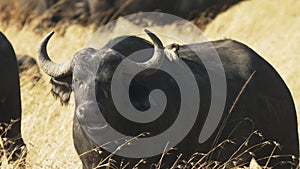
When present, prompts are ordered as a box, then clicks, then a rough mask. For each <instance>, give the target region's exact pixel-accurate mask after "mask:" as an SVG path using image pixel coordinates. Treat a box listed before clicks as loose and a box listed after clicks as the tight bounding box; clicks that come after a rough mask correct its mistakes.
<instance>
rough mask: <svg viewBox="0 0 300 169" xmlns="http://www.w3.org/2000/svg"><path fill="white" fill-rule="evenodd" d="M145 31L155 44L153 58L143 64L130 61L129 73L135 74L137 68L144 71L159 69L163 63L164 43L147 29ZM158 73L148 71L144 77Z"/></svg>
mask: <svg viewBox="0 0 300 169" xmlns="http://www.w3.org/2000/svg"><path fill="white" fill-rule="evenodd" d="M144 31H145V32H146V33H147V35H148V36H149V37H150V38H151V40H152V41H153V44H154V53H153V56H152V57H151V58H150V59H149V60H147V61H145V62H142V63H140V62H135V61H132V60H128V62H129V65H128V67H127V69H128V70H127V71H129V72H134V70H135V68H134V67H135V66H136V67H139V68H141V69H143V70H144V69H148V68H159V67H160V66H161V65H162V63H163V59H164V46H163V44H162V42H161V41H160V39H159V38H158V37H157V36H156V35H155V34H154V33H152V32H150V31H149V30H147V29H145V30H144ZM156 71H157V70H154V71H147V72H145V73H144V74H143V75H145V76H148V75H151V74H153V73H155V72H156Z"/></svg>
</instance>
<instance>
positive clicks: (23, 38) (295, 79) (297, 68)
mask: <svg viewBox="0 0 300 169" xmlns="http://www.w3.org/2000/svg"><path fill="white" fill-rule="evenodd" d="M299 9H300V1H299V0H272V1H270V0H251V1H245V2H242V3H240V4H239V5H237V6H234V7H233V8H231V9H229V10H228V11H226V12H225V13H222V14H220V15H219V16H218V17H217V18H216V19H215V20H214V21H212V22H211V23H210V24H209V25H208V27H207V28H206V30H205V31H204V33H205V35H206V36H207V37H208V38H209V39H211V40H214V39H223V38H231V39H235V40H238V41H241V42H243V43H245V44H247V45H248V46H250V47H251V48H252V49H254V50H255V51H256V52H258V53H259V54H260V55H261V56H263V57H264V58H265V59H266V60H268V61H269V62H270V63H271V64H272V65H273V66H274V67H275V69H276V70H277V71H278V72H279V73H280V74H281V76H282V77H283V79H284V80H285V82H286V83H287V85H288V87H289V89H290V91H291V93H292V95H293V97H294V100H295V105H296V109H297V111H298V121H300V118H299V117H300V10H299ZM167 28H168V27H160V28H159V27H156V28H154V30H153V31H154V32H155V30H159V29H167ZM169 28H174V26H172V25H171V26H169ZM115 29H117V30H119V31H122V33H124V34H130V32H131V31H132V30H137V29H140V32H142V30H143V28H141V27H134V26H133V25H131V24H130V23H127V22H125V21H124V22H123V23H122V24H117V27H116V28H115ZM174 29H175V28H174ZM0 31H2V32H4V34H5V35H6V36H7V37H8V39H9V40H10V41H11V43H12V44H13V45H14V48H15V51H16V53H18V54H28V55H31V56H34V57H35V58H36V57H37V56H36V50H37V47H38V44H39V42H40V40H41V39H42V38H43V36H44V35H46V33H47V32H44V33H43V34H36V33H34V32H33V31H32V30H31V27H30V25H28V26H26V27H25V28H23V29H22V30H19V29H18V28H17V27H16V26H14V25H13V24H11V25H9V26H8V27H3V26H2V25H0ZM57 31H59V30H57ZM93 32H94V31H93V29H92V26H90V27H81V26H78V25H72V26H68V28H67V30H66V33H65V34H64V36H63V37H61V36H59V35H58V34H56V35H54V37H53V38H52V39H51V41H50V43H49V45H48V52H49V55H50V56H51V57H52V58H53V60H55V61H56V62H59V63H62V62H64V61H66V60H68V59H69V58H71V57H72V55H73V54H74V53H75V52H76V51H78V50H80V49H82V48H83V47H84V46H85V44H86V43H87V41H88V40H89V39H90V37H91V36H92V35H93ZM175 34H176V33H175ZM177 34H182V32H177ZM188 37H190V38H191V39H190V40H191V41H193V42H197V36H193V33H192V32H190V34H189V36H188ZM108 40H109V37H106V36H105V35H103V37H102V38H101V41H103V43H105V42H107V41H108ZM166 44H167V43H166ZM33 71H34V70H32V69H31V70H29V71H28V72H25V73H23V74H22V76H21V92H22V93H21V94H22V110H23V117H22V133H23V138H24V141H25V143H26V144H27V147H28V155H27V165H28V168H34V169H38V168H70V169H73V168H81V163H80V160H79V158H78V156H77V154H76V152H75V149H74V147H73V141H72V118H73V114H74V113H73V110H74V102H73V101H71V103H70V104H69V105H68V106H62V105H61V104H60V102H59V101H56V100H55V99H54V98H53V97H52V96H51V94H50V89H51V86H50V84H49V78H48V77H47V76H46V75H45V74H43V78H42V80H41V81H39V82H38V83H37V84H36V85H35V86H33V83H32V81H31V80H30V79H31V77H32V74H33V73H32V72H33ZM71 100H72V99H71ZM3 166H4V167H3ZM2 167H3V168H9V167H10V166H9V165H5V161H4V162H3V164H2ZM11 168H12V167H11Z"/></svg>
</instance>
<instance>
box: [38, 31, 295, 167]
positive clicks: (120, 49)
mask: <svg viewBox="0 0 300 169" xmlns="http://www.w3.org/2000/svg"><path fill="white" fill-rule="evenodd" d="M145 31H146V33H147V34H148V36H149V37H150V38H151V39H152V41H153V44H152V43H151V42H148V41H147V40H145V39H142V38H139V37H136V36H125V37H119V38H116V39H113V40H111V41H110V42H109V43H108V44H107V45H106V46H104V47H103V48H102V49H100V50H96V49H93V48H85V49H82V50H80V51H79V52H77V53H76V54H75V55H74V57H73V59H72V60H71V61H69V62H66V63H64V64H57V63H54V62H53V61H51V59H50V58H49V56H48V54H47V44H48V41H49V39H50V38H51V36H52V35H53V33H54V32H52V33H50V34H48V35H47V36H46V37H45V38H44V39H43V40H42V41H41V44H40V47H39V50H38V57H39V63H40V66H41V67H42V69H43V70H44V72H45V73H47V74H48V75H49V76H50V77H51V83H52V93H53V94H54V95H55V96H56V97H58V98H59V99H60V100H61V102H62V103H68V101H69V98H70V94H71V92H72V91H73V92H74V97H75V105H76V108H75V116H74V124H73V138H74V145H75V148H76V150H77V153H78V154H79V155H80V159H81V161H82V163H83V168H93V167H100V166H101V165H102V166H105V165H104V164H105V163H103V162H110V165H111V166H121V165H123V167H124V166H127V167H128V168H132V167H135V166H138V167H141V168H150V167H153V166H154V164H157V166H158V167H160V168H171V166H173V164H174V163H175V162H177V163H178V165H179V164H185V163H190V164H189V165H193V166H194V167H196V168H201V166H202V167H212V164H211V163H209V162H210V161H218V162H219V163H218V164H219V165H221V166H222V165H224V166H225V168H230V167H233V166H243V165H247V163H248V162H249V161H250V160H251V158H252V157H255V159H257V161H258V162H259V163H260V164H261V165H268V166H273V167H274V168H295V166H296V165H297V163H298V158H299V147H298V144H299V142H298V132H297V118H296V111H295V107H294V102H293V99H292V97H291V94H290V92H289V90H288V88H287V86H286V85H285V83H284V81H283V80H282V79H281V77H280V76H279V74H278V73H277V72H276V71H275V70H274V68H273V67H272V66H271V65H270V64H269V63H267V62H266V61H265V60H264V59H263V58H262V57H261V56H259V55H258V54H257V53H255V52H254V51H253V50H252V49H250V48H249V47H247V46H246V45H244V44H242V43H240V42H237V41H234V40H229V39H226V40H218V41H213V42H204V43H198V44H189V45H178V44H172V45H169V46H167V47H164V46H163V44H162V42H161V41H160V39H159V38H158V37H157V36H156V35H155V34H153V33H151V32H150V31H147V30H145ZM144 49H149V50H150V52H148V53H146V54H145V53H144V54H145V55H144V56H143V57H142V55H141V56H140V58H135V59H138V60H139V61H137V60H134V59H131V58H130V59H127V57H129V56H131V55H132V54H134V53H136V52H138V51H141V50H144ZM215 52H217V54H218V55H219V59H220V63H221V64H217V63H218V62H217V61H216V60H214V57H213V54H214V53H215ZM196 53H197V54H196ZM147 54H148V55H147ZM164 58H167V59H164ZM125 60H127V63H130V64H129V65H130V66H127V67H126V65H125V67H124V74H122V76H120V77H127V76H129V75H130V73H131V69H132V68H133V67H135V66H136V67H138V68H141V69H147V68H150V69H147V70H145V71H141V72H140V73H138V74H136V76H134V78H133V79H132V81H131V83H130V87H129V91H128V95H129V98H130V102H131V104H132V105H133V106H134V108H135V109H136V110H139V111H141V112H143V111H147V110H148V109H150V108H151V107H152V106H154V105H155V102H159V101H158V100H153V97H152V96H151V95H150V96H149V94H150V92H151V91H152V90H155V89H160V90H162V91H163V92H164V93H165V97H166V99H167V102H166V106H165V109H164V111H163V113H162V114H161V115H160V116H159V117H158V118H156V119H155V120H154V121H151V122H135V121H132V120H129V119H127V118H124V116H122V115H121V113H122V112H121V111H118V109H117V108H116V106H115V102H114V101H113V90H112V87H113V85H112V82H113V79H114V76H115V73H116V72H117V71H116V70H117V69H118V67H119V66H120V65H121V63H123V61H125ZM169 60H171V62H172V63H173V62H178V64H179V63H184V64H186V65H187V66H188V67H189V69H190V70H191V71H192V74H193V76H194V78H195V79H196V84H197V86H198V90H199V93H200V96H199V97H200V100H201V102H200V103H199V110H198V109H197V110H198V111H197V112H196V113H197V114H196V117H195V118H194V119H191V120H195V123H192V127H191V129H190V131H189V132H188V133H187V135H186V136H185V137H184V138H183V139H182V140H181V141H180V142H179V143H178V144H177V145H176V146H175V147H174V149H172V150H170V151H169V152H168V153H166V152H164V150H161V153H160V154H157V155H153V156H148V158H146V159H144V161H143V160H142V161H141V158H136V157H131V156H130V157H129V156H122V155H119V154H118V153H117V151H118V150H120V149H122V148H123V147H122V148H120V143H119V140H112V142H110V143H108V144H114V145H117V146H115V147H117V148H120V149H116V152H113V153H114V154H115V155H113V156H110V154H111V153H110V152H112V151H111V150H108V149H106V145H100V144H99V143H100V142H101V139H105V136H104V135H107V131H108V129H110V128H113V129H114V130H116V131H118V132H119V133H122V134H123V135H126V136H138V135H140V134H141V133H146V134H145V135H140V137H141V138H146V139H148V138H151V137H152V136H153V137H154V136H156V135H160V134H161V133H164V131H165V130H167V129H168V128H169V127H170V126H172V125H173V124H172V123H173V122H174V121H175V122H176V121H177V116H179V109H180V108H181V107H183V106H188V105H183V104H182V103H183V102H184V100H181V95H184V93H180V92H179V91H180V90H179V87H180V86H178V85H177V83H176V82H177V81H176V80H177V79H175V80H174V79H173V77H171V76H170V75H168V73H166V72H164V71H161V70H160V69H159V68H160V66H161V65H162V62H165V61H169ZM172 60H173V61H172ZM204 62H209V63H211V64H212V67H210V68H207V67H205V65H204ZM214 63H216V64H214ZM222 68H223V69H224V72H225V75H224V77H226V80H225V81H226V82H225V85H226V86H223V87H225V89H226V92H227V95H226V98H225V101H224V106H225V108H224V109H222V113H223V114H221V115H222V116H221V118H220V119H221V120H220V122H219V123H217V127H216V129H215V130H213V133H212V134H211V135H210V136H209V137H208V139H206V140H204V141H203V142H201V141H199V135H200V133H201V131H202V130H204V127H205V125H206V124H205V121H206V120H207V118H208V116H209V113H208V111H209V109H210V106H211V104H212V103H211V100H212V96H213V92H212V90H213V89H212V86H213V84H212V83H211V77H210V75H209V72H210V71H212V72H217V70H218V69H222ZM126 69H127V70H126ZM178 70H181V68H178ZM214 76H221V75H220V74H214ZM182 77H183V76H182ZM186 83H187V84H189V82H186ZM219 83H221V82H219ZM221 84H222V83H221ZM195 92H197V91H195ZM220 93H221V91H220ZM218 94H219V93H216V95H217V96H218V97H221V94H219V95H218ZM93 97H95V98H96V99H94V98H93ZM218 97H217V99H218ZM125 98H126V97H124V98H121V99H124V102H125ZM151 98H152V100H151ZM190 101H193V100H190ZM152 104H153V105H152ZM187 104H188V103H187ZM217 106H218V105H217ZM98 108H99V109H98ZM213 108H214V107H213ZM99 110H101V113H100V114H97V112H98V111H99ZM187 113H189V112H187ZM144 115H145V116H146V115H147V114H144ZM101 116H103V117H104V119H105V120H101V119H100V118H99V117H101ZM187 116H189V115H188V114H186V115H183V117H182V118H186V117H187ZM187 118H188V117H187ZM142 120H143V119H142ZM216 121H217V118H216ZM175 122H174V123H175ZM211 123H213V122H211ZM108 124H109V125H108ZM179 124H180V123H179ZM184 125H189V121H184ZM184 125H182V126H181V128H182V129H183V128H185V126H184ZM181 128H179V129H178V131H176V132H174V133H172V134H170V137H172V136H173V135H178V134H179V133H180V132H181V131H180V130H181ZM109 131H111V130H109ZM138 141H139V138H137V141H136V142H135V143H137V142H138ZM170 141H171V139H170ZM123 143H124V142H122V144H123ZM135 143H133V144H132V145H127V146H128V147H130V146H132V147H133V148H134V146H135ZM118 145H119V146H118ZM146 146H149V147H150V149H155V146H160V145H151V143H150V144H149V145H146ZM140 148H144V147H140ZM125 149H126V148H125ZM163 152H164V154H163V155H162V153H163ZM195 152H199V153H200V154H198V155H199V157H197V158H198V159H197V158H196V157H195V155H196V154H197V153H196V154H194V153H195ZM202 153H204V154H202ZM106 157H110V161H109V160H108V159H107V158H106ZM177 159H179V160H178V161H177ZM189 159H190V160H189ZM188 160H189V161H188ZM194 160H196V162H195V161H194ZM191 161H194V162H191ZM197 161H198V162H197Z"/></svg>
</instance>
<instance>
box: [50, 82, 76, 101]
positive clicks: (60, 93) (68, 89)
mask: <svg viewBox="0 0 300 169" xmlns="http://www.w3.org/2000/svg"><path fill="white" fill-rule="evenodd" d="M50 83H51V84H52V89H51V93H52V95H53V96H54V97H55V98H56V99H57V98H59V100H60V102H61V104H62V105H67V104H68V103H69V100H70V96H71V93H72V76H66V77H60V78H54V77H52V78H51V81H50Z"/></svg>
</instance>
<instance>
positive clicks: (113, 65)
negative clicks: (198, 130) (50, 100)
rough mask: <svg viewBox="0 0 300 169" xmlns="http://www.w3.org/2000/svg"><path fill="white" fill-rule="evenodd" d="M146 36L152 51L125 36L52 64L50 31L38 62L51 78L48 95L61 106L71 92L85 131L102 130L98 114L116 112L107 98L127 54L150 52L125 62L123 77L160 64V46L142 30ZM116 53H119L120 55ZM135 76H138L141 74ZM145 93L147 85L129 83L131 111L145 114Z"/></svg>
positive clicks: (78, 117) (40, 51) (153, 36)
mask: <svg viewBox="0 0 300 169" xmlns="http://www.w3.org/2000/svg"><path fill="white" fill-rule="evenodd" d="M146 33H147V34H148V35H149V36H150V38H151V39H152V40H153V42H154V44H155V45H154V50H153V45H151V44H150V43H149V42H148V41H145V40H144V39H141V38H136V37H129V39H127V41H126V38H121V39H119V40H118V39H117V40H116V41H117V42H109V43H108V44H107V45H106V46H105V47H104V48H102V49H101V50H95V49H92V48H86V49H83V50H81V51H79V52H77V53H76V54H75V55H74V57H73V59H72V60H71V61H69V62H67V63H65V64H62V65H59V64H56V63H54V62H52V61H51V60H50V58H49V56H48V54H47V50H46V46H47V43H48V41H49V39H50V37H51V36H52V35H53V32H52V33H50V34H49V35H47V36H46V37H45V39H44V40H43V41H42V43H41V46H40V50H39V61H40V64H41V67H42V68H43V70H44V71H45V72H46V73H47V74H48V75H50V76H51V77H52V78H51V83H52V85H53V87H52V93H53V95H54V96H56V97H58V98H60V100H61V102H62V103H65V104H66V103H68V101H69V99H70V94H71V92H72V91H73V92H74V97H75V104H76V109H75V114H76V117H77V119H78V120H79V122H80V124H81V125H82V127H83V128H84V130H85V131H86V132H89V133H90V134H93V133H94V132H95V131H97V130H98V131H100V130H102V129H105V127H106V126H107V123H106V121H105V120H104V118H100V116H101V115H102V113H100V112H105V113H104V116H106V117H108V114H110V113H111V112H116V109H115V107H114V104H113V101H112V96H111V81H112V78H113V75H114V72H115V70H116V69H117V67H118V66H119V64H120V63H121V62H122V61H123V60H124V59H125V58H126V57H127V56H128V55H130V54H132V53H134V52H136V51H138V50H140V49H145V48H148V49H150V50H148V51H150V52H147V53H146V55H145V57H143V59H144V60H143V59H142V60H143V61H144V62H135V61H132V60H130V59H128V61H127V62H128V66H125V68H124V71H125V72H126V73H125V74H124V76H128V74H130V73H131V72H132V69H133V68H134V67H138V68H142V69H147V68H148V67H151V66H152V67H157V66H158V65H160V64H161V62H162V57H163V53H162V52H163V46H162V43H161V42H160V40H159V39H158V38H157V37H156V36H155V35H154V34H152V33H151V32H149V31H147V30H146ZM123 40H124V41H123ZM131 43H133V44H131ZM126 45H127V46H126ZM120 48H121V49H120ZM117 50H120V51H122V52H123V53H122V54H121V53H119V52H118V51H117ZM144 54H145V53H144ZM145 58H146V59H145ZM145 60H146V61H145ZM122 70H123V69H122ZM149 72H150V73H149ZM155 72H156V70H154V71H153V70H152V71H148V72H147V73H145V76H148V75H149V74H153V73H155ZM139 76H141V77H142V76H143V73H141V74H139ZM149 91H150V89H148V88H147V86H143V85H141V84H137V83H133V85H132V87H130V89H129V95H130V99H131V102H132V104H133V106H134V107H135V108H137V109H138V110H142V111H145V110H147V109H148V108H149V107H150V103H149V99H148V95H149ZM103 109H104V110H103ZM117 116H118V117H119V116H120V115H117ZM108 118H111V119H112V118H115V116H114V115H109V117H108Z"/></svg>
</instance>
